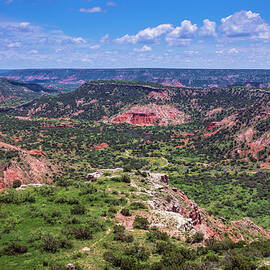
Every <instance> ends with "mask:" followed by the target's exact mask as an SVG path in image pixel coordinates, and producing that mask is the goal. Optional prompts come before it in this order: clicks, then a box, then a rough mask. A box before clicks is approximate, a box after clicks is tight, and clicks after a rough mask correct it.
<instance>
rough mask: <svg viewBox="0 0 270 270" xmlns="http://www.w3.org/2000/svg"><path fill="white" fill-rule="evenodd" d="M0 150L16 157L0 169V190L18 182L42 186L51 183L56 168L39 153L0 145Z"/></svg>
mask: <svg viewBox="0 0 270 270" xmlns="http://www.w3.org/2000/svg"><path fill="white" fill-rule="evenodd" d="M0 150H1V151H3V152H9V151H12V152H13V153H16V157H14V158H13V159H11V160H10V161H9V162H7V163H6V164H1V167H0V174H1V176H0V189H5V188H10V187H12V185H13V182H14V181H16V180H19V181H20V182H21V183H22V184H44V183H49V182H52V179H53V174H54V172H56V168H55V167H54V166H53V165H51V164H50V163H49V162H48V161H47V160H46V159H45V157H43V156H42V153H41V152H40V151H30V152H29V151H24V150H22V149H20V148H18V147H15V146H12V145H9V144H6V143H1V142H0Z"/></svg>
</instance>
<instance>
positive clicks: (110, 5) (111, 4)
mask: <svg viewBox="0 0 270 270" xmlns="http://www.w3.org/2000/svg"><path fill="white" fill-rule="evenodd" d="M106 5H107V6H109V7H116V6H117V4H116V3H115V2H112V1H109V2H107V3H106Z"/></svg>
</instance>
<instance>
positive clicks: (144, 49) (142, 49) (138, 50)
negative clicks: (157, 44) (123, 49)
mask: <svg viewBox="0 0 270 270" xmlns="http://www.w3.org/2000/svg"><path fill="white" fill-rule="evenodd" d="M151 51H152V48H151V47H149V46H147V45H144V46H143V47H142V48H135V49H134V52H151Z"/></svg>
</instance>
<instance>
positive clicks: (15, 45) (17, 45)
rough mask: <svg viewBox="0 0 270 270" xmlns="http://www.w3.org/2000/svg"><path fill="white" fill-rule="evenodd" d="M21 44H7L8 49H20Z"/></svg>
mask: <svg viewBox="0 0 270 270" xmlns="http://www.w3.org/2000/svg"><path fill="white" fill-rule="evenodd" d="M21 45H22V44H21V42H14V43H9V44H8V48H19V47H21Z"/></svg>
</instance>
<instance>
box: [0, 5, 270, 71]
mask: <svg viewBox="0 0 270 270" xmlns="http://www.w3.org/2000/svg"><path fill="white" fill-rule="evenodd" d="M269 11H270V1H269V0H256V1H255V0H233V1H232V0H227V1H224V0H220V1H214V0H204V1H200V0H193V1H181V0H167V1H165V0H164V1H163V0H136V1H134V0H0V45H1V46H0V68H3V69H4V68H125V67H127V68H128V67H164V68H265V69H269V68H270V46H269V45H270V12H269Z"/></svg>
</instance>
